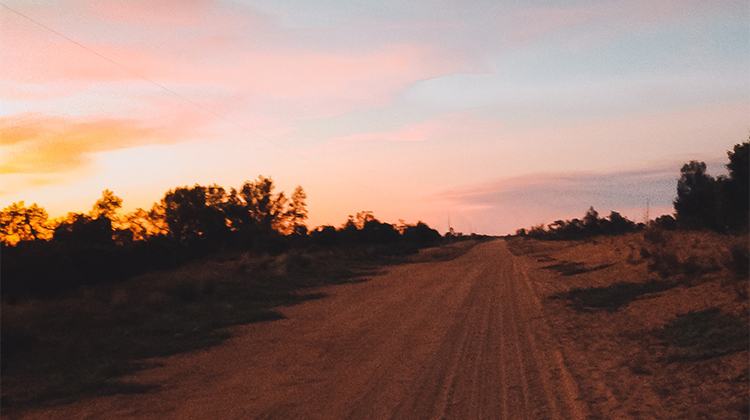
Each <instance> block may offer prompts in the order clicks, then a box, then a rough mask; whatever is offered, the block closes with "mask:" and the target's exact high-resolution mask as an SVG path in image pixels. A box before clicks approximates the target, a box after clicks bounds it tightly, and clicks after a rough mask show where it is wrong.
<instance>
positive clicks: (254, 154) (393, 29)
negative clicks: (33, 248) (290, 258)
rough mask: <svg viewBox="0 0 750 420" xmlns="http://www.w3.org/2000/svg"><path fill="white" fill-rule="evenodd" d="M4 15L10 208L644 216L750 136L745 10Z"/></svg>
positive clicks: (656, 7)
mask: <svg viewBox="0 0 750 420" xmlns="http://www.w3.org/2000/svg"><path fill="white" fill-rule="evenodd" d="M1 3H2V4H3V6H2V7H0V62H1V63H2V64H1V65H0V136H1V139H0V206H2V207H5V206H7V205H9V204H11V203H13V202H16V201H20V200H24V201H25V202H26V204H27V205H29V204H31V203H33V202H36V203H38V204H39V205H40V206H42V207H44V208H45V209H47V211H48V213H50V216H52V217H55V216H60V215H63V214H65V213H67V212H68V211H88V209H90V207H91V205H92V204H93V203H94V202H95V201H96V200H97V198H99V197H100V196H101V191H102V190H104V189H110V190H113V191H114V192H115V194H116V195H118V196H120V197H121V198H122V199H123V201H124V203H123V205H124V208H123V211H131V210H133V209H134V208H136V207H144V208H150V207H151V205H152V204H153V203H154V202H156V201H158V200H159V199H161V198H162V197H163V195H164V192H166V191H167V190H168V189H170V188H174V187H176V186H185V185H193V184H195V183H199V184H203V185H207V184H212V183H217V184H219V185H222V186H224V187H227V188H229V187H239V186H240V185H241V184H242V183H243V182H244V181H245V180H253V179H255V178H256V177H257V176H258V175H264V176H270V177H272V178H273V179H274V180H275V182H276V184H277V186H278V188H279V189H280V190H284V191H287V192H288V193H291V191H292V190H293V189H294V187H295V186H297V185H302V186H303V187H304V189H305V190H306V192H307V195H308V200H307V202H308V209H309V211H310V220H309V223H308V224H309V225H310V226H311V227H314V226H318V225H322V224H333V225H336V226H338V225H340V224H342V223H343V222H345V221H346V217H347V215H349V214H354V213H356V212H357V211H362V210H371V211H373V212H374V213H375V215H376V216H377V217H378V218H379V219H381V220H384V221H389V222H396V221H397V220H398V219H404V220H405V221H407V222H416V221H417V220H423V221H425V222H427V223H428V224H430V225H431V226H432V227H435V228H437V229H438V230H440V231H441V232H444V231H446V230H447V228H448V220H450V222H451V224H452V226H453V227H454V228H455V229H456V230H458V231H463V232H465V233H469V232H472V231H473V232H478V233H486V234H504V233H509V232H513V231H515V230H516V229H517V228H519V227H528V226H531V225H535V224H538V223H551V222H552V221H554V220H556V219H560V218H572V217H581V216H582V215H583V214H584V213H585V211H586V209H588V207H589V206H594V207H595V208H596V209H597V210H598V211H599V212H600V214H602V215H606V214H608V213H609V212H610V211H611V210H615V211H620V212H621V213H622V214H624V215H626V216H628V217H630V218H631V219H633V220H636V221H642V220H643V216H644V210H645V207H646V202H647V200H648V202H649V205H650V207H651V209H650V214H651V216H655V215H659V214H662V213H669V212H671V201H672V200H673V198H674V196H675V188H676V180H677V177H678V176H679V169H680V166H681V164H682V163H684V162H686V161H688V160H691V159H696V160H703V161H706V162H707V163H708V165H709V172H710V173H712V174H713V175H719V174H721V173H722V172H723V171H724V169H723V164H724V163H726V151H727V150H729V149H731V148H732V146H733V145H734V144H736V143H740V142H742V141H744V140H747V139H748V135H749V134H750V25H748V22H750V6H748V2H747V0H737V1H721V0H718V1H693V0H668V1H660V0H622V1H619V0H618V1H568V2H552V1H517V0H513V1H473V2H458V1H449V0H442V1H431V2H427V1H390V0H384V1H373V2H361V1H352V0H346V1H344V0H324V1H286V2H276V1H270V0H260V1H245V0H186V1H178V0H159V1H155V0H130V1H110V0H104V1H99V0H97V1H79V0H65V1H62V0H60V1H58V0H37V1H19V0H2V1H1ZM563 4H564V5H563ZM16 12H18V13H20V14H23V15H25V16H26V17H23V16H21V15H19V14H18V13H16ZM32 20H33V21H32ZM35 22H36V23H35ZM41 25H43V26H41ZM45 27H46V28H45Z"/></svg>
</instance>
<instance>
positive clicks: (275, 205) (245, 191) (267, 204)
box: [240, 176, 288, 232]
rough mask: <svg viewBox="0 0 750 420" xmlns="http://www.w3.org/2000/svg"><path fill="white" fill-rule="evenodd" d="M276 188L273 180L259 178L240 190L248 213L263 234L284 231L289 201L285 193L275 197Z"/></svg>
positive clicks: (247, 182)
mask: <svg viewBox="0 0 750 420" xmlns="http://www.w3.org/2000/svg"><path fill="white" fill-rule="evenodd" d="M274 188H275V186H274V184H273V180H272V179H271V178H265V177H263V176H258V180H257V181H255V182H250V181H246V182H245V184H243V185H242V189H241V190H240V196H241V197H242V199H243V200H244V204H245V209H246V211H247V212H248V213H249V215H250V218H251V219H252V220H253V221H254V222H255V223H256V224H257V226H258V228H259V229H260V230H261V231H263V232H270V231H273V230H276V231H281V230H283V221H284V214H285V206H286V204H287V201H288V200H287V198H286V197H285V196H284V193H283V192H281V193H279V194H276V195H274V194H273V190H274Z"/></svg>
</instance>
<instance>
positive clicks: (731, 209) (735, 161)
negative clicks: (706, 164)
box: [721, 140, 750, 228]
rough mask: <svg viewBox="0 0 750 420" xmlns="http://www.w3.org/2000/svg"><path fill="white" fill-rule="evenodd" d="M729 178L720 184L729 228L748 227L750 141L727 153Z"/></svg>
mask: <svg viewBox="0 0 750 420" xmlns="http://www.w3.org/2000/svg"><path fill="white" fill-rule="evenodd" d="M727 156H728V157H729V163H727V170H728V171H729V178H727V179H726V180H723V182H722V184H723V185H722V189H721V192H722V200H721V201H722V204H723V207H724V215H725V217H726V223H727V225H728V226H730V227H735V228H736V227H743V226H745V227H746V226H747V225H748V209H749V207H750V140H748V141H745V142H744V143H741V144H737V145H735V146H734V149H733V150H730V151H728V152H727Z"/></svg>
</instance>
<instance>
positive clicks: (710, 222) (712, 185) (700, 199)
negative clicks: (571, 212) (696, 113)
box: [516, 140, 750, 240]
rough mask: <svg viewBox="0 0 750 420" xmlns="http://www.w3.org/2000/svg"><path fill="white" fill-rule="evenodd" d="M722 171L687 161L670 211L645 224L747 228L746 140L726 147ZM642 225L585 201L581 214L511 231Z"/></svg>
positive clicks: (583, 232) (614, 231)
mask: <svg viewBox="0 0 750 420" xmlns="http://www.w3.org/2000/svg"><path fill="white" fill-rule="evenodd" d="M727 157H728V160H729V162H728V163H727V164H726V167H727V172H728V174H727V175H721V176H719V177H717V178H714V177H712V176H710V175H708V174H707V173H706V163H705V162H700V161H695V160H693V161H690V162H688V163H685V164H684V165H683V166H682V168H681V169H680V178H679V180H678V181H677V197H676V198H675V200H674V201H673V205H674V214H673V215H663V216H660V217H658V218H656V219H655V220H653V221H650V222H649V223H650V225H651V226H654V227H658V228H662V229H666V230H675V229H683V230H701V229H704V230H714V231H717V232H722V233H728V232H743V231H744V232H747V231H748V220H749V217H750V216H749V215H748V207H750V140H748V141H745V142H743V143H740V144H736V145H735V146H734V148H733V149H732V150H729V151H728V152H727ZM644 227H646V224H644V223H635V222H633V221H631V220H629V219H627V218H625V217H623V216H622V215H621V214H620V213H618V212H615V211H613V212H611V213H610V215H609V216H608V217H605V218H600V217H599V213H598V212H597V211H596V210H594V208H593V207H590V208H589V210H588V211H587V212H586V214H585V216H584V217H583V219H572V220H556V221H555V222H553V223H550V224H548V225H547V226H545V225H543V224H541V225H537V226H533V227H531V228H530V229H528V230H526V229H518V230H517V231H516V235H517V236H529V237H532V238H538V239H555V240H575V239H584V238H589V237H593V236H598V235H619V234H623V233H629V232H635V231H638V230H640V229H643V228H644Z"/></svg>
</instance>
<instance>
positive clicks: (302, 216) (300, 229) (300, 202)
mask: <svg viewBox="0 0 750 420" xmlns="http://www.w3.org/2000/svg"><path fill="white" fill-rule="evenodd" d="M306 199H307V194H305V190H303V189H302V187H301V186H298V187H297V188H295V189H294V192H293V193H292V199H291V201H290V202H289V208H288V210H287V211H286V214H285V215H284V216H285V218H286V219H287V220H286V229H285V231H286V233H287V234H290V233H295V234H298V235H306V234H307V225H305V220H306V219H307V207H306V206H307V204H306V203H305V200H306Z"/></svg>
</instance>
